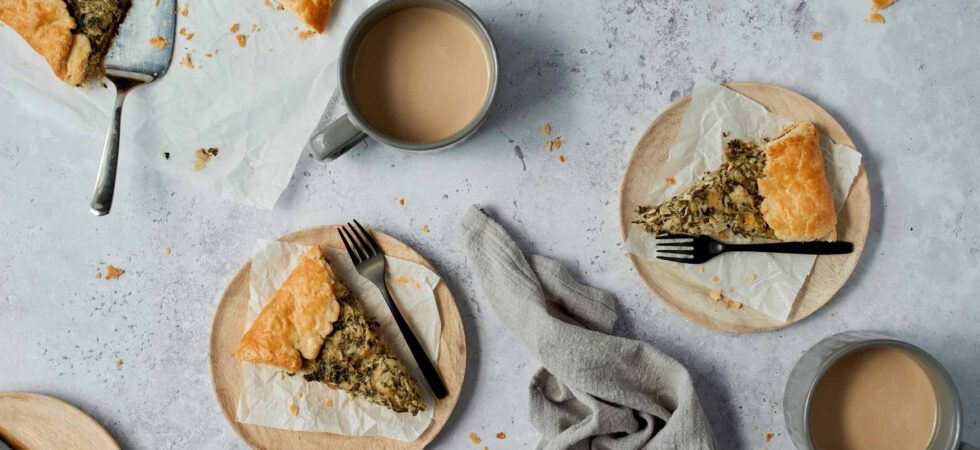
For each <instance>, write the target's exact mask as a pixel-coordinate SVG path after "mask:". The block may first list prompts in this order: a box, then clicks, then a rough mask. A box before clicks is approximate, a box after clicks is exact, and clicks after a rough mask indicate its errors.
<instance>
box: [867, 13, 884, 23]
mask: <svg viewBox="0 0 980 450" xmlns="http://www.w3.org/2000/svg"><path fill="white" fill-rule="evenodd" d="M868 22H870V23H885V16H882V15H881V14H878V13H871V15H870V16H868Z"/></svg>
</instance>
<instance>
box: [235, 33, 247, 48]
mask: <svg viewBox="0 0 980 450" xmlns="http://www.w3.org/2000/svg"><path fill="white" fill-rule="evenodd" d="M235 40H236V41H238V46H239V47H241V48H245V41H246V38H245V35H244V34H236V35H235Z"/></svg>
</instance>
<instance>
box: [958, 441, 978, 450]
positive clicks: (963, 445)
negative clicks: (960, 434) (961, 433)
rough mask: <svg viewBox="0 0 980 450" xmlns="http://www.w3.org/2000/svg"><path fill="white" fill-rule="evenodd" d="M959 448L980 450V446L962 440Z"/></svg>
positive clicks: (962, 449) (961, 449)
mask: <svg viewBox="0 0 980 450" xmlns="http://www.w3.org/2000/svg"><path fill="white" fill-rule="evenodd" d="M959 450H980V448H977V447H976V446H973V445H970V444H968V443H966V442H962V441H960V449H959Z"/></svg>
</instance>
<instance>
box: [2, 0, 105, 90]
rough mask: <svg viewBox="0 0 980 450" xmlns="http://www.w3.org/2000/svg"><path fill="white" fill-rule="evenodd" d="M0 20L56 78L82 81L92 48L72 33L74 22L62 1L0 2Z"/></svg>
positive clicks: (85, 76) (12, 0)
mask: <svg viewBox="0 0 980 450" xmlns="http://www.w3.org/2000/svg"><path fill="white" fill-rule="evenodd" d="M0 21H3V22H4V23H6V24H7V25H9V26H10V28H13V29H14V31H16V32H17V33H18V34H20V35H21V37H23V38H24V40H26V41H27V43H28V44H30V46H31V47H32V48H34V50H35V51H37V52H38V53H40V54H41V56H43V57H44V59H45V60H47V61H48V65H50V66H51V70H53V71H54V74H55V75H56V76H57V77H58V78H61V79H62V80H65V81H66V82H68V83H71V84H81V83H82V82H84V81H85V79H86V78H87V74H86V63H87V61H88V57H89V54H90V53H91V52H92V47H91V45H89V42H88V39H87V38H85V36H84V35H81V34H78V35H73V34H72V30H74V29H75V20H74V19H73V18H72V17H71V15H70V14H69V13H68V6H67V4H66V3H65V2H64V0H0Z"/></svg>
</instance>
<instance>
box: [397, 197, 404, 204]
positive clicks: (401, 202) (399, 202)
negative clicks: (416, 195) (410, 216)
mask: <svg viewBox="0 0 980 450" xmlns="http://www.w3.org/2000/svg"><path fill="white" fill-rule="evenodd" d="M398 204H399V205H402V206H405V199H403V198H400V199H398Z"/></svg>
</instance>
